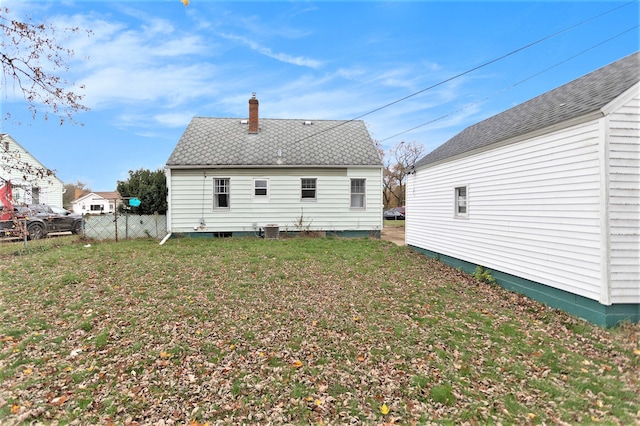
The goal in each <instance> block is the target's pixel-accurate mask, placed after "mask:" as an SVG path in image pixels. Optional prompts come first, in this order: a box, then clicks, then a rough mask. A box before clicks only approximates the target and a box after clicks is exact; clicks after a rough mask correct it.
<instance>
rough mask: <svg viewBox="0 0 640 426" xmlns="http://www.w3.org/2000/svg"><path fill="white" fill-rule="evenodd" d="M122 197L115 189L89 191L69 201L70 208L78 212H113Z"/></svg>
mask: <svg viewBox="0 0 640 426" xmlns="http://www.w3.org/2000/svg"><path fill="white" fill-rule="evenodd" d="M121 202H122V197H121V196H120V193H119V192H117V191H110V192H89V193H84V194H82V195H81V196H80V197H78V198H76V199H75V200H73V201H72V202H71V210H73V212H74V213H78V214H103V213H105V214H106V213H114V212H115V211H116V208H117V206H118V204H120V203H121Z"/></svg>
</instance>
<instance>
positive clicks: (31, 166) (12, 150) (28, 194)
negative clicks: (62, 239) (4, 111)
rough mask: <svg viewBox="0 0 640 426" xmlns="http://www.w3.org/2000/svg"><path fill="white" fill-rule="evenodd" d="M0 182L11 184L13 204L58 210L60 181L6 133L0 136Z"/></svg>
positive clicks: (60, 199) (61, 184)
mask: <svg viewBox="0 0 640 426" xmlns="http://www.w3.org/2000/svg"><path fill="white" fill-rule="evenodd" d="M0 180H3V181H11V186H12V187H13V204H14V205H20V204H51V205H54V206H59V207H62V193H63V190H64V184H63V182H62V181H61V180H60V179H58V177H57V176H56V175H55V174H54V173H53V171H51V170H49V169H48V168H47V167H45V166H44V165H43V164H42V163H41V162H40V161H38V160H37V159H36V158H35V157H34V156H33V155H31V154H30V153H29V151H27V150H26V149H25V148H24V147H22V145H20V144H19V143H18V142H16V140H15V139H13V138H12V137H11V136H10V135H8V134H0Z"/></svg>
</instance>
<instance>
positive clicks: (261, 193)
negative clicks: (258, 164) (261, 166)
mask: <svg viewBox="0 0 640 426" xmlns="http://www.w3.org/2000/svg"><path fill="white" fill-rule="evenodd" d="M253 196H254V197H268V196H269V181H268V180H267V179H254V180H253Z"/></svg>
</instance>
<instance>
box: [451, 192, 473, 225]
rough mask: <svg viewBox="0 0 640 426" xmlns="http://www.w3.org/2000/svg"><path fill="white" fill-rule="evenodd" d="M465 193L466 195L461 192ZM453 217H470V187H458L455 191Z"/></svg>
mask: <svg viewBox="0 0 640 426" xmlns="http://www.w3.org/2000/svg"><path fill="white" fill-rule="evenodd" d="M462 191H464V195H462V194H461V192H462ZM453 205H454V207H453V217H455V218H459V219H466V218H468V217H469V185H456V186H455V187H454V189H453Z"/></svg>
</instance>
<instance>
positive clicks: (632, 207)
mask: <svg viewBox="0 0 640 426" xmlns="http://www.w3.org/2000/svg"><path fill="white" fill-rule="evenodd" d="M639 78H640V53H638V52H636V53H634V54H633V55H630V56H628V57H625V58H623V59H620V60H619V61H617V62H614V63H612V64H610V65H607V66H605V67H603V68H600V69H598V70H596V71H594V72H592V73H590V74H587V75H585V76H583V77H581V78H579V79H577V80H574V81H572V82H570V83H567V84H565V85H564V86H561V87H558V88H556V89H554V90H552V91H550V92H547V93H544V94H543V95H540V96H538V97H536V98H534V99H531V100H530V101H527V102H525V103H523V104H520V105H518V106H516V107H514V108H511V109H509V110H507V111H505V112H503V113H501V114H498V115H496V116H493V117H491V118H489V119H487V120H484V121H482V122H480V123H478V124H475V125H473V126H471V127H468V128H467V129H465V130H463V131H462V132H461V133H459V134H458V135H456V136H454V137H453V138H452V139H450V140H449V141H447V142H446V143H444V144H443V145H441V146H440V147H438V148H437V149H435V150H434V151H432V152H431V153H429V154H428V155H426V156H425V157H423V158H422V159H421V160H420V161H418V162H417V163H416V164H415V173H414V174H413V175H411V176H410V179H409V181H408V183H407V204H406V208H407V211H408V212H409V214H408V216H407V220H406V242H407V245H408V246H409V247H411V248H413V249H414V250H416V251H418V252H421V253H424V254H426V255H428V256H431V257H436V258H439V259H440V260H442V261H444V262H446V263H449V264H452V265H455V266H457V267H460V268H462V269H463V270H465V271H467V272H473V271H474V270H475V269H476V267H477V266H481V267H483V268H486V269H487V270H489V271H490V273H491V274H492V275H493V277H494V278H495V279H496V280H497V282H498V284H500V285H502V286H504V287H505V288H507V289H510V290H513V291H516V292H520V293H523V294H525V295H528V296H530V297H532V298H534V299H537V300H540V301H542V302H544V303H546V304H548V305H549V306H552V307H555V308H559V309H562V310H565V311H567V312H569V313H572V314H574V315H576V316H579V317H582V318H585V319H587V320H589V321H591V322H594V323H597V324H600V325H605V326H610V325H613V324H615V323H617V322H619V321H621V320H631V321H639V320H640V83H639Z"/></svg>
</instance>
